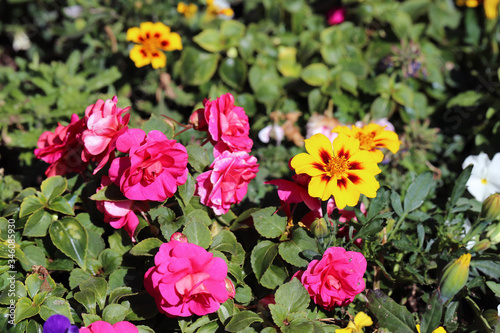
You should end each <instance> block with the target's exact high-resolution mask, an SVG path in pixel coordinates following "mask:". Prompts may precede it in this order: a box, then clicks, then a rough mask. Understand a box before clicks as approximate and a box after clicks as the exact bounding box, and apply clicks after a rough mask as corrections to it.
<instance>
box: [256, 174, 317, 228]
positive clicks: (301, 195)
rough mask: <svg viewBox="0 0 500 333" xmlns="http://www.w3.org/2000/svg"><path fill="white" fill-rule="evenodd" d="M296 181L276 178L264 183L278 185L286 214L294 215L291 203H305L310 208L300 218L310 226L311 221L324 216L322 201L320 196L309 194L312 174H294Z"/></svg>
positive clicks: (282, 206)
mask: <svg viewBox="0 0 500 333" xmlns="http://www.w3.org/2000/svg"><path fill="white" fill-rule="evenodd" d="M292 177H293V180H294V181H289V180H285V179H275V180H269V181H266V182H264V184H271V185H276V186H278V196H279V198H280V201H281V208H283V211H284V212H285V214H286V216H288V217H290V216H292V215H293V214H292V211H293V210H295V208H294V209H291V208H290V204H293V203H294V204H299V203H302V202H303V203H305V204H306V206H307V208H309V209H310V212H308V213H307V214H306V215H305V216H304V217H302V218H301V219H300V221H301V222H302V223H304V224H305V225H307V226H310V225H311V223H312V222H313V221H314V220H315V219H316V218H318V217H322V216H323V213H322V211H321V201H320V200H319V199H318V198H313V197H311V196H310V195H309V192H308V190H307V188H308V185H309V181H310V180H311V176H308V175H306V174H298V175H293V176H292Z"/></svg>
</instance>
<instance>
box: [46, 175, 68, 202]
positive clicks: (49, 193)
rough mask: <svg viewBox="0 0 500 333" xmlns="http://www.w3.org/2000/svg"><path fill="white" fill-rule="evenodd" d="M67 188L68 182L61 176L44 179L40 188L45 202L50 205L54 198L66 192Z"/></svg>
mask: <svg viewBox="0 0 500 333" xmlns="http://www.w3.org/2000/svg"><path fill="white" fill-rule="evenodd" d="M67 187H68V181H67V180H66V178H64V177H61V176H54V177H49V178H47V179H45V180H44V181H43V182H42V185H41V186H40V189H41V191H42V193H43V195H44V196H45V197H46V198H47V202H48V203H50V202H52V200H54V198H56V197H58V196H60V195H61V194H63V193H64V191H66V188H67Z"/></svg>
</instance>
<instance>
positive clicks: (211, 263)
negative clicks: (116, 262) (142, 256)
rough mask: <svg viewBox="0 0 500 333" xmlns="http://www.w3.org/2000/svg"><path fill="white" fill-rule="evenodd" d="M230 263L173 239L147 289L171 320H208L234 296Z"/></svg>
mask: <svg viewBox="0 0 500 333" xmlns="http://www.w3.org/2000/svg"><path fill="white" fill-rule="evenodd" d="M228 281H229V283H230V287H232V289H233V290H234V285H233V284H232V282H231V281H230V280H229V279H227V264H226V262H225V261H224V260H223V259H221V258H218V257H214V255H213V254H212V253H210V252H207V251H206V250H205V249H204V248H202V247H201V246H198V245H196V244H192V243H185V242H180V241H177V240H175V239H172V238H171V239H170V242H168V243H165V244H162V245H161V246H160V250H159V251H158V253H157V254H156V256H155V266H153V267H151V268H150V269H149V270H148V271H147V272H146V275H145V276H144V286H145V287H146V290H147V292H148V293H150V294H151V295H152V296H153V297H154V298H155V301H156V306H157V307H158V310H159V311H160V312H162V313H164V314H166V315H167V316H168V317H188V316H191V315H193V314H195V315H198V316H204V315H206V314H208V313H213V312H215V311H217V310H218V309H219V307H220V305H221V303H224V302H225V301H227V300H228V298H229V297H230V296H232V295H234V293H231V294H230V291H229V290H228V287H227V283H228Z"/></svg>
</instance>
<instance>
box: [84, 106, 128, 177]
mask: <svg viewBox="0 0 500 333" xmlns="http://www.w3.org/2000/svg"><path fill="white" fill-rule="evenodd" d="M117 101H118V98H117V97H116V96H115V97H113V99H112V100H110V99H108V100H106V101H103V100H102V99H100V100H98V101H97V103H95V104H92V105H90V106H88V107H87V109H86V110H85V118H86V119H87V120H86V121H87V129H86V130H85V131H84V132H83V135H82V140H83V145H84V146H85V150H84V151H83V152H82V159H83V160H84V161H86V162H88V161H90V160H92V161H96V162H98V165H97V167H96V168H95V170H94V174H96V173H97V172H98V171H99V170H101V169H102V168H103V167H104V165H106V163H107V162H108V160H109V159H113V158H114V150H115V147H116V139H117V138H118V137H119V136H120V135H122V134H123V133H124V132H125V131H126V130H127V128H128V127H127V124H128V121H129V118H130V114H126V115H125V116H123V114H124V113H125V112H127V111H128V110H129V109H130V107H127V108H124V109H120V108H118V107H117V106H116V103H117Z"/></svg>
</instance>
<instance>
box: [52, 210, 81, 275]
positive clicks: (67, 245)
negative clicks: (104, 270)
mask: <svg viewBox="0 0 500 333" xmlns="http://www.w3.org/2000/svg"><path fill="white" fill-rule="evenodd" d="M49 234H50V238H51V239H52V242H53V243H54V245H55V246H56V247H57V248H58V249H59V250H60V251H61V252H62V253H64V254H65V255H67V256H68V257H70V258H71V259H73V260H74V261H75V262H76V263H77V264H78V265H79V266H80V267H81V268H83V269H84V270H85V269H86V257H87V248H88V243H87V230H85V228H84V227H83V226H82V225H81V224H80V222H78V220H76V219H74V218H63V219H61V220H57V221H54V222H52V224H51V226H50V230H49Z"/></svg>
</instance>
